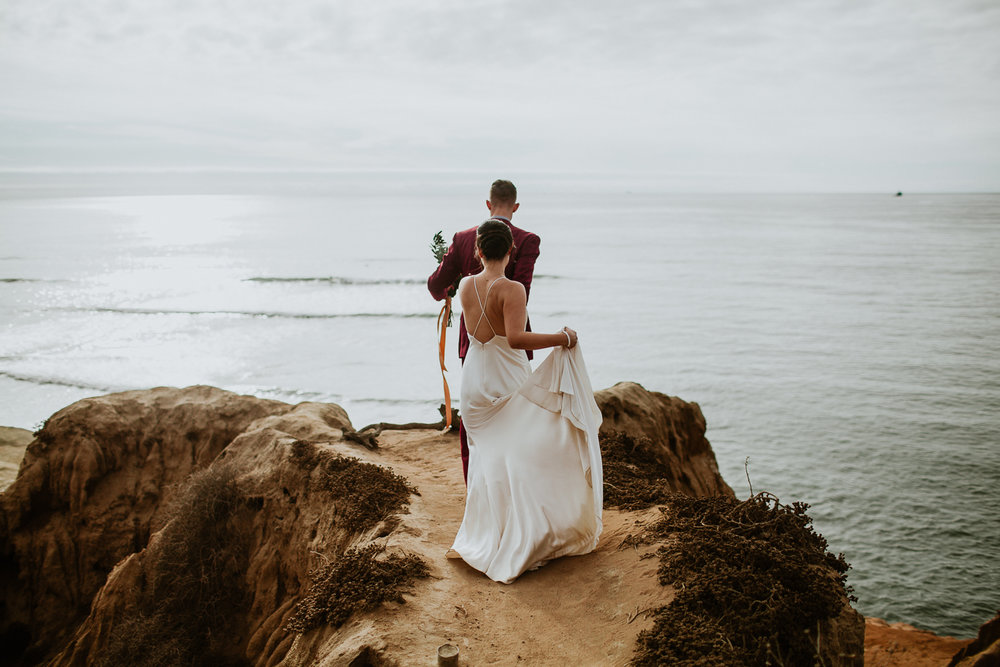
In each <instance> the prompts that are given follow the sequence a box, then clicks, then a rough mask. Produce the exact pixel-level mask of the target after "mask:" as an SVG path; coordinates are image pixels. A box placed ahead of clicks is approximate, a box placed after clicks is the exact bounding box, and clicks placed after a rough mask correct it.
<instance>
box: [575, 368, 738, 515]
mask: <svg viewBox="0 0 1000 667" xmlns="http://www.w3.org/2000/svg"><path fill="white" fill-rule="evenodd" d="M594 398H595V399H596V400H597V406H598V407H599V408H600V409H601V415H602V416H603V417H604V423H603V424H601V433H602V434H604V433H609V432H611V431H625V432H627V433H629V434H631V435H644V436H646V437H647V438H649V439H650V440H651V443H652V446H653V453H654V454H655V455H656V457H657V458H658V459H659V460H660V461H661V462H662V463H663V466H664V468H666V471H667V480H668V482H669V484H670V488H671V490H672V491H677V492H678V493H685V494H688V495H692V496H721V495H726V496H732V495H734V494H733V490H732V489H731V488H730V487H729V485H728V484H726V482H725V480H724V479H722V475H720V474H719V464H718V463H717V462H716V460H715V452H713V451H712V446H711V445H710V444H709V443H708V440H707V439H706V438H705V416H704V415H703V414H702V413H701V408H700V407H699V406H698V404H697V403H688V402H687V401H683V400H681V399H679V398H677V397H676V396H667V395H666V394H661V393H659V392H655V391H647V390H646V389H644V388H643V387H642V385H639V384H636V383H635V382H619V383H618V384H616V385H615V386H613V387H610V388H608V389H602V390H600V391H597V392H595V393H594Z"/></svg>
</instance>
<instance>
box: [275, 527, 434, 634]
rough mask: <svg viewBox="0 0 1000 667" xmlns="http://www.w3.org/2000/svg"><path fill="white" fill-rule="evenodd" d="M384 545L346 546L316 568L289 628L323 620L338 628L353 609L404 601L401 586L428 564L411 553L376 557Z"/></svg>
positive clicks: (304, 628)
mask: <svg viewBox="0 0 1000 667" xmlns="http://www.w3.org/2000/svg"><path fill="white" fill-rule="evenodd" d="M383 549H384V548H383V547H379V546H378V545H375V544H369V545H368V546H367V547H364V548H360V549H349V550H348V551H347V552H346V553H344V554H343V555H342V556H341V557H339V558H337V559H336V560H334V561H333V562H331V563H328V564H327V565H325V566H323V567H321V568H319V569H318V570H315V571H314V572H313V573H312V575H311V578H312V586H311V587H310V588H309V593H307V594H306V596H305V597H304V598H303V599H302V600H301V601H299V603H298V604H297V605H296V606H295V612H294V613H293V614H292V617H291V619H289V621H288V629H289V630H292V631H294V632H306V631H308V630H311V629H312V628H315V627H318V626H319V625H322V624H324V623H326V624H328V625H331V626H333V627H335V628H338V627H340V626H341V625H343V623H344V621H346V620H347V619H348V618H350V616H351V614H353V613H354V612H364V611H371V610H373V609H375V608H377V607H378V606H379V605H381V604H382V603H383V602H386V601H393V602H399V603H403V602H405V601H406V600H405V599H404V598H403V595H402V592H403V590H404V589H406V588H408V587H409V586H410V585H411V584H412V583H413V582H414V581H416V580H417V579H421V578H423V577H426V576H427V575H428V574H429V571H428V569H427V565H426V564H425V563H424V562H423V561H422V560H421V559H420V558H418V557H417V556H415V555H413V554H405V555H397V554H389V555H388V556H386V557H385V558H383V559H381V560H380V559H378V558H376V557H377V556H378V555H379V554H381V553H382V551H383Z"/></svg>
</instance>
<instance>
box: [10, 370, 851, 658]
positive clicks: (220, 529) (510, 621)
mask: <svg viewBox="0 0 1000 667" xmlns="http://www.w3.org/2000/svg"><path fill="white" fill-rule="evenodd" d="M597 398H598V403H599V405H600V406H601V409H602V412H603V414H604V415H605V422H606V423H605V428H606V429H610V430H623V431H627V432H630V433H632V434H634V435H640V434H644V435H647V436H649V437H650V438H651V440H652V441H653V442H654V443H658V444H659V451H660V454H658V456H660V457H661V460H662V461H664V463H665V466H666V467H667V469H668V470H670V474H671V479H672V480H674V481H675V482H676V485H677V489H676V490H679V491H686V492H687V493H689V494H700V495H731V493H732V492H731V491H730V490H729V487H728V486H727V485H726V484H725V482H724V481H722V478H721V477H720V476H719V474H718V468H717V466H716V464H715V457H714V454H713V453H712V451H711V448H710V446H709V445H708V442H707V440H705V437H704V434H705V422H704V418H703V417H702V415H701V412H700V410H699V409H698V406H697V405H695V404H688V403H685V402H683V401H681V400H680V399H676V398H672V397H667V396H664V395H662V394H656V393H654V392H647V391H645V390H644V389H642V388H641V387H639V386H638V385H634V384H628V383H624V384H620V385H616V386H615V387H613V388H611V389H608V390H604V391H603V392H598V395H597ZM350 428H351V425H350V421H349V419H348V417H347V415H346V413H344V411H343V410H342V409H341V408H339V407H338V406H335V405H332V404H317V403H303V404H299V405H297V406H291V405H287V404H284V403H279V402H276V401H268V400H262V399H257V398H253V397H247V396H237V395H235V394H232V393H229V392H225V391H221V390H218V389H213V388H210V387H191V388H187V389H168V388H160V389H153V390H149V391H141V392H127V393H122V394H112V395H109V396H103V397H99V398H94V399H87V400H85V401H81V402H79V403H76V404H74V405H72V406H70V407H68V408H66V409H64V410H62V411H60V412H59V413H57V414H56V415H54V416H53V417H52V418H50V419H49V420H48V422H47V423H46V425H45V427H44V428H43V430H42V431H41V432H40V433H39V435H38V437H37V438H36V439H35V440H34V441H33V442H32V444H31V445H30V446H29V448H28V450H27V454H26V457H25V461H24V464H23V465H22V468H21V472H20V475H19V477H18V479H17V480H16V481H15V483H14V484H13V485H12V486H11V487H10V489H9V490H8V491H7V492H5V493H3V494H2V495H0V512H2V516H0V596H2V600H3V606H2V608H0V639H2V646H0V651H2V655H4V656H5V657H6V658H7V661H8V662H11V663H14V664H17V663H20V664H38V663H46V664H53V665H90V664H97V665H100V664H107V665H114V664H133V658H134V656H137V655H140V656H144V659H146V660H147V664H149V663H148V660H149V651H150V650H151V648H155V650H156V651H158V652H159V655H158V658H157V659H159V660H160V662H161V664H174V663H176V662H177V660H176V659H175V660H174V661H173V663H172V662H171V657H172V656H184V655H191V651H193V650H197V651H198V655H200V656H201V658H202V660H203V661H204V660H206V659H209V658H210V659H211V660H210V661H212V662H214V664H256V665H277V664H285V665H306V664H316V665H323V666H325V665H343V664H385V665H393V664H414V663H416V664H420V663H430V662H433V655H434V651H435V650H436V647H437V646H439V645H440V644H444V643H446V642H448V643H453V644H456V645H458V646H459V648H460V650H461V654H462V660H463V662H467V663H469V664H489V663H492V664H511V663H517V662H518V661H525V662H528V663H532V664H586V663H593V662H597V663H602V664H618V663H624V662H625V661H627V660H628V659H629V658H630V656H631V654H632V651H633V650H634V647H635V645H636V636H637V634H638V633H639V632H640V631H641V630H648V629H649V628H650V627H651V626H652V622H653V621H652V614H651V613H650V612H651V611H652V610H654V609H656V608H658V607H659V606H662V605H664V604H667V603H668V602H669V601H670V600H671V598H672V597H673V591H672V589H671V588H670V587H669V586H661V585H660V584H659V583H658V580H657V575H656V571H657V567H658V563H657V561H656V559H655V558H649V557H648V556H649V555H652V553H653V552H654V551H655V545H647V546H644V547H641V548H627V549H620V548H618V547H619V546H620V545H621V544H623V543H624V542H625V541H626V538H627V537H628V536H629V535H630V534H632V533H634V531H636V530H637V526H641V525H642V524H644V523H649V522H652V521H653V520H655V519H656V517H657V516H658V512H657V511H656V510H655V509H653V510H647V511H631V512H626V511H618V510H614V509H608V510H606V511H605V520H604V524H605V530H604V533H603V535H602V539H601V544H600V545H599V547H598V550H597V551H596V552H594V553H592V554H588V555H586V556H581V557H578V558H568V559H559V560H557V561H555V562H553V563H551V564H549V565H547V566H546V567H544V568H541V569H540V570H538V571H536V572H531V573H527V574H525V575H524V576H523V577H521V578H520V579H519V580H518V582H517V584H516V585H513V586H509V587H505V586H500V585H497V584H495V583H493V582H491V581H489V580H488V579H486V578H485V577H483V576H481V575H480V574H479V573H477V572H475V571H473V570H472V569H471V568H469V567H468V566H466V565H465V564H464V563H463V562H461V561H458V562H456V561H453V560H449V559H445V558H443V555H444V552H445V551H446V550H447V548H448V546H449V545H450V544H451V540H452V538H453V537H454V534H455V531H456V530H457V527H458V524H459V523H460V521H461V518H462V507H463V499H464V486H463V484H462V475H461V464H460V461H459V458H458V455H457V452H458V443H457V436H456V435H455V434H454V433H440V432H436V431H413V432H385V433H383V434H382V435H381V436H380V437H379V440H380V445H381V446H380V448H379V449H378V450H376V451H369V450H367V449H365V448H363V447H361V446H360V445H357V444H353V443H351V442H350V441H348V440H345V438H344V433H345V431H347V430H350ZM352 461H353V462H352ZM390 467H391V468H392V469H393V470H395V471H396V473H398V475H396V474H393V473H391V472H388V471H387V469H388V468H390ZM400 475H401V476H402V477H400ZM404 478H405V479H404ZM401 484H402V486H400V485H401ZM389 487H393V488H394V489H395V490H394V491H393V493H394V494H395V496H393V498H394V499H393V498H390V497H389V495H386V494H385V490H386V489H389ZM380 494H381V495H380ZM400 503H402V505H400ZM407 503H408V505H409V506H408V509H407V508H406V507H405V505H406V504H407ZM369 545H376V547H377V549H378V550H383V551H384V554H386V555H387V556H389V555H393V554H399V555H406V554H410V555H415V556H417V557H419V558H420V559H422V560H423V561H424V562H425V563H426V564H427V566H428V567H429V574H430V577H429V578H427V579H421V580H418V581H417V582H416V583H414V584H412V586H411V587H410V588H409V589H407V590H408V591H409V592H408V593H407V594H406V596H405V598H398V599H405V600H406V604H401V603H400V602H398V601H397V602H389V603H385V604H384V605H382V606H381V607H379V608H378V609H376V610H375V611H370V612H365V613H358V614H354V615H352V616H351V617H350V618H349V619H348V621H347V622H345V623H344V624H343V625H342V626H339V627H335V626H333V625H326V626H320V627H315V628H313V629H310V630H307V631H304V632H297V631H294V630H293V629H292V628H294V627H297V626H296V625H295V624H294V623H291V622H290V621H292V619H293V617H294V616H295V614H296V608H297V606H299V604H300V602H302V600H303V598H304V597H305V596H306V593H307V591H308V590H309V589H310V586H311V585H312V584H313V583H314V582H313V580H312V579H311V575H312V574H315V572H316V571H317V570H318V569H321V568H323V567H324V566H326V565H329V564H330V563H331V562H336V561H337V559H338V558H340V557H342V556H343V555H344V554H345V552H346V551H347V550H348V549H352V548H355V547H366V546H369ZM817 576H828V575H826V574H822V573H820V574H818V575H817ZM168 584H169V585H168ZM568 591H572V594H569V593H568ZM404 592H406V591H404ZM192 619H194V621H192ZM185 623H188V625H185ZM844 623H845V624H847V625H850V627H845V628H841V629H840V631H838V632H839V636H844V637H848V636H853V635H852V634H851V633H852V632H853V625H851V624H853V623H855V620H854V619H853V618H847V617H846V616H845V620H844ZM206 629H207V631H208V632H207V634H206ZM188 630H190V632H189V631H188ZM157 632H159V633H160V634H159V635H157V634H156V633H157ZM193 633H201V634H202V635H206V636H208V635H210V636H209V637H208V638H207V639H205V638H204V637H202V639H204V641H203V642H202V643H201V644H198V645H196V646H195V645H193V644H191V641H193V640H192V639H191V638H190V637H188V636H187V635H190V634H193ZM185 641H186V642H187V644H184V643H183V642H185ZM848 648H850V647H848ZM854 648H857V649H858V650H860V646H858V647H854ZM845 650H846V649H845ZM185 651H188V653H185ZM355 661H358V662H355ZM830 664H837V663H836V661H835V660H834V661H830Z"/></svg>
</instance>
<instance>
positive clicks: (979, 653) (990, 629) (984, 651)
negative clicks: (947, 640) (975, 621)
mask: <svg viewBox="0 0 1000 667" xmlns="http://www.w3.org/2000/svg"><path fill="white" fill-rule="evenodd" d="M948 667H1000V613H998V614H997V615H996V616H994V617H993V618H992V620H989V621H987V622H986V623H984V624H983V625H982V626H981V627H980V628H979V634H978V635H976V638H975V639H973V640H972V642H970V643H969V645H968V646H966V647H965V648H963V649H962V650H960V651H959V652H958V653H956V654H955V656H954V657H953V658H952V659H951V662H949V663H948Z"/></svg>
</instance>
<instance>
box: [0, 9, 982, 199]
mask: <svg viewBox="0 0 1000 667" xmlns="http://www.w3.org/2000/svg"><path fill="white" fill-rule="evenodd" d="M0 90H2V91H3V93H2V96H0V170H6V171H8V172H10V171H11V170H23V169H29V170H49V169H65V168H71V169H116V168H133V167H138V168H143V169H159V168H171V169H186V168H203V167H208V168H238V169H293V170H298V169H375V170H378V169H402V170H409V169H429V170H443V171H461V170H466V169H470V170H471V169H475V170H486V171H491V170H494V171H496V172H497V173H501V172H504V173H510V172H512V171H516V172H524V171H533V172H541V173H557V174H565V173H572V172H589V173H598V174H601V173H609V174H616V175H618V176H619V177H620V178H622V179H624V180H626V181H628V179H630V178H634V179H635V180H636V181H637V182H640V181H642V182H661V183H663V184H664V187H665V188H666V189H675V190H685V189H692V190H705V189H720V190H768V191H801V190H813V191H838V190H854V191H886V190H893V191H894V190H897V189H902V190H910V191H915V190H924V191H1000V120H998V119H1000V1H998V0H986V1H973V0H931V1H929V0H909V1H904V0H900V1H895V2H878V1H877V0H872V1H868V2H863V1H860V0H858V1H850V2H848V1H836V0H832V1H828V2H809V1H806V0H794V1H793V0H787V1H783V2H779V1H775V0H753V1H749V0H741V1H714V0H696V1H690V2H687V1H672V0H638V1H636V2H609V1H608V0H600V1H597V0H572V1H570V0H556V1H546V0H516V1H499V0H423V1H422V2H413V1H403V0H389V1H381V0H333V1H324V0H287V1H286V2H278V0H268V1H267V2H261V1H258V0H239V1H237V0H142V1H141V2H140V1H138V0H86V1H85V2H81V1H80V0H0Z"/></svg>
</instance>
